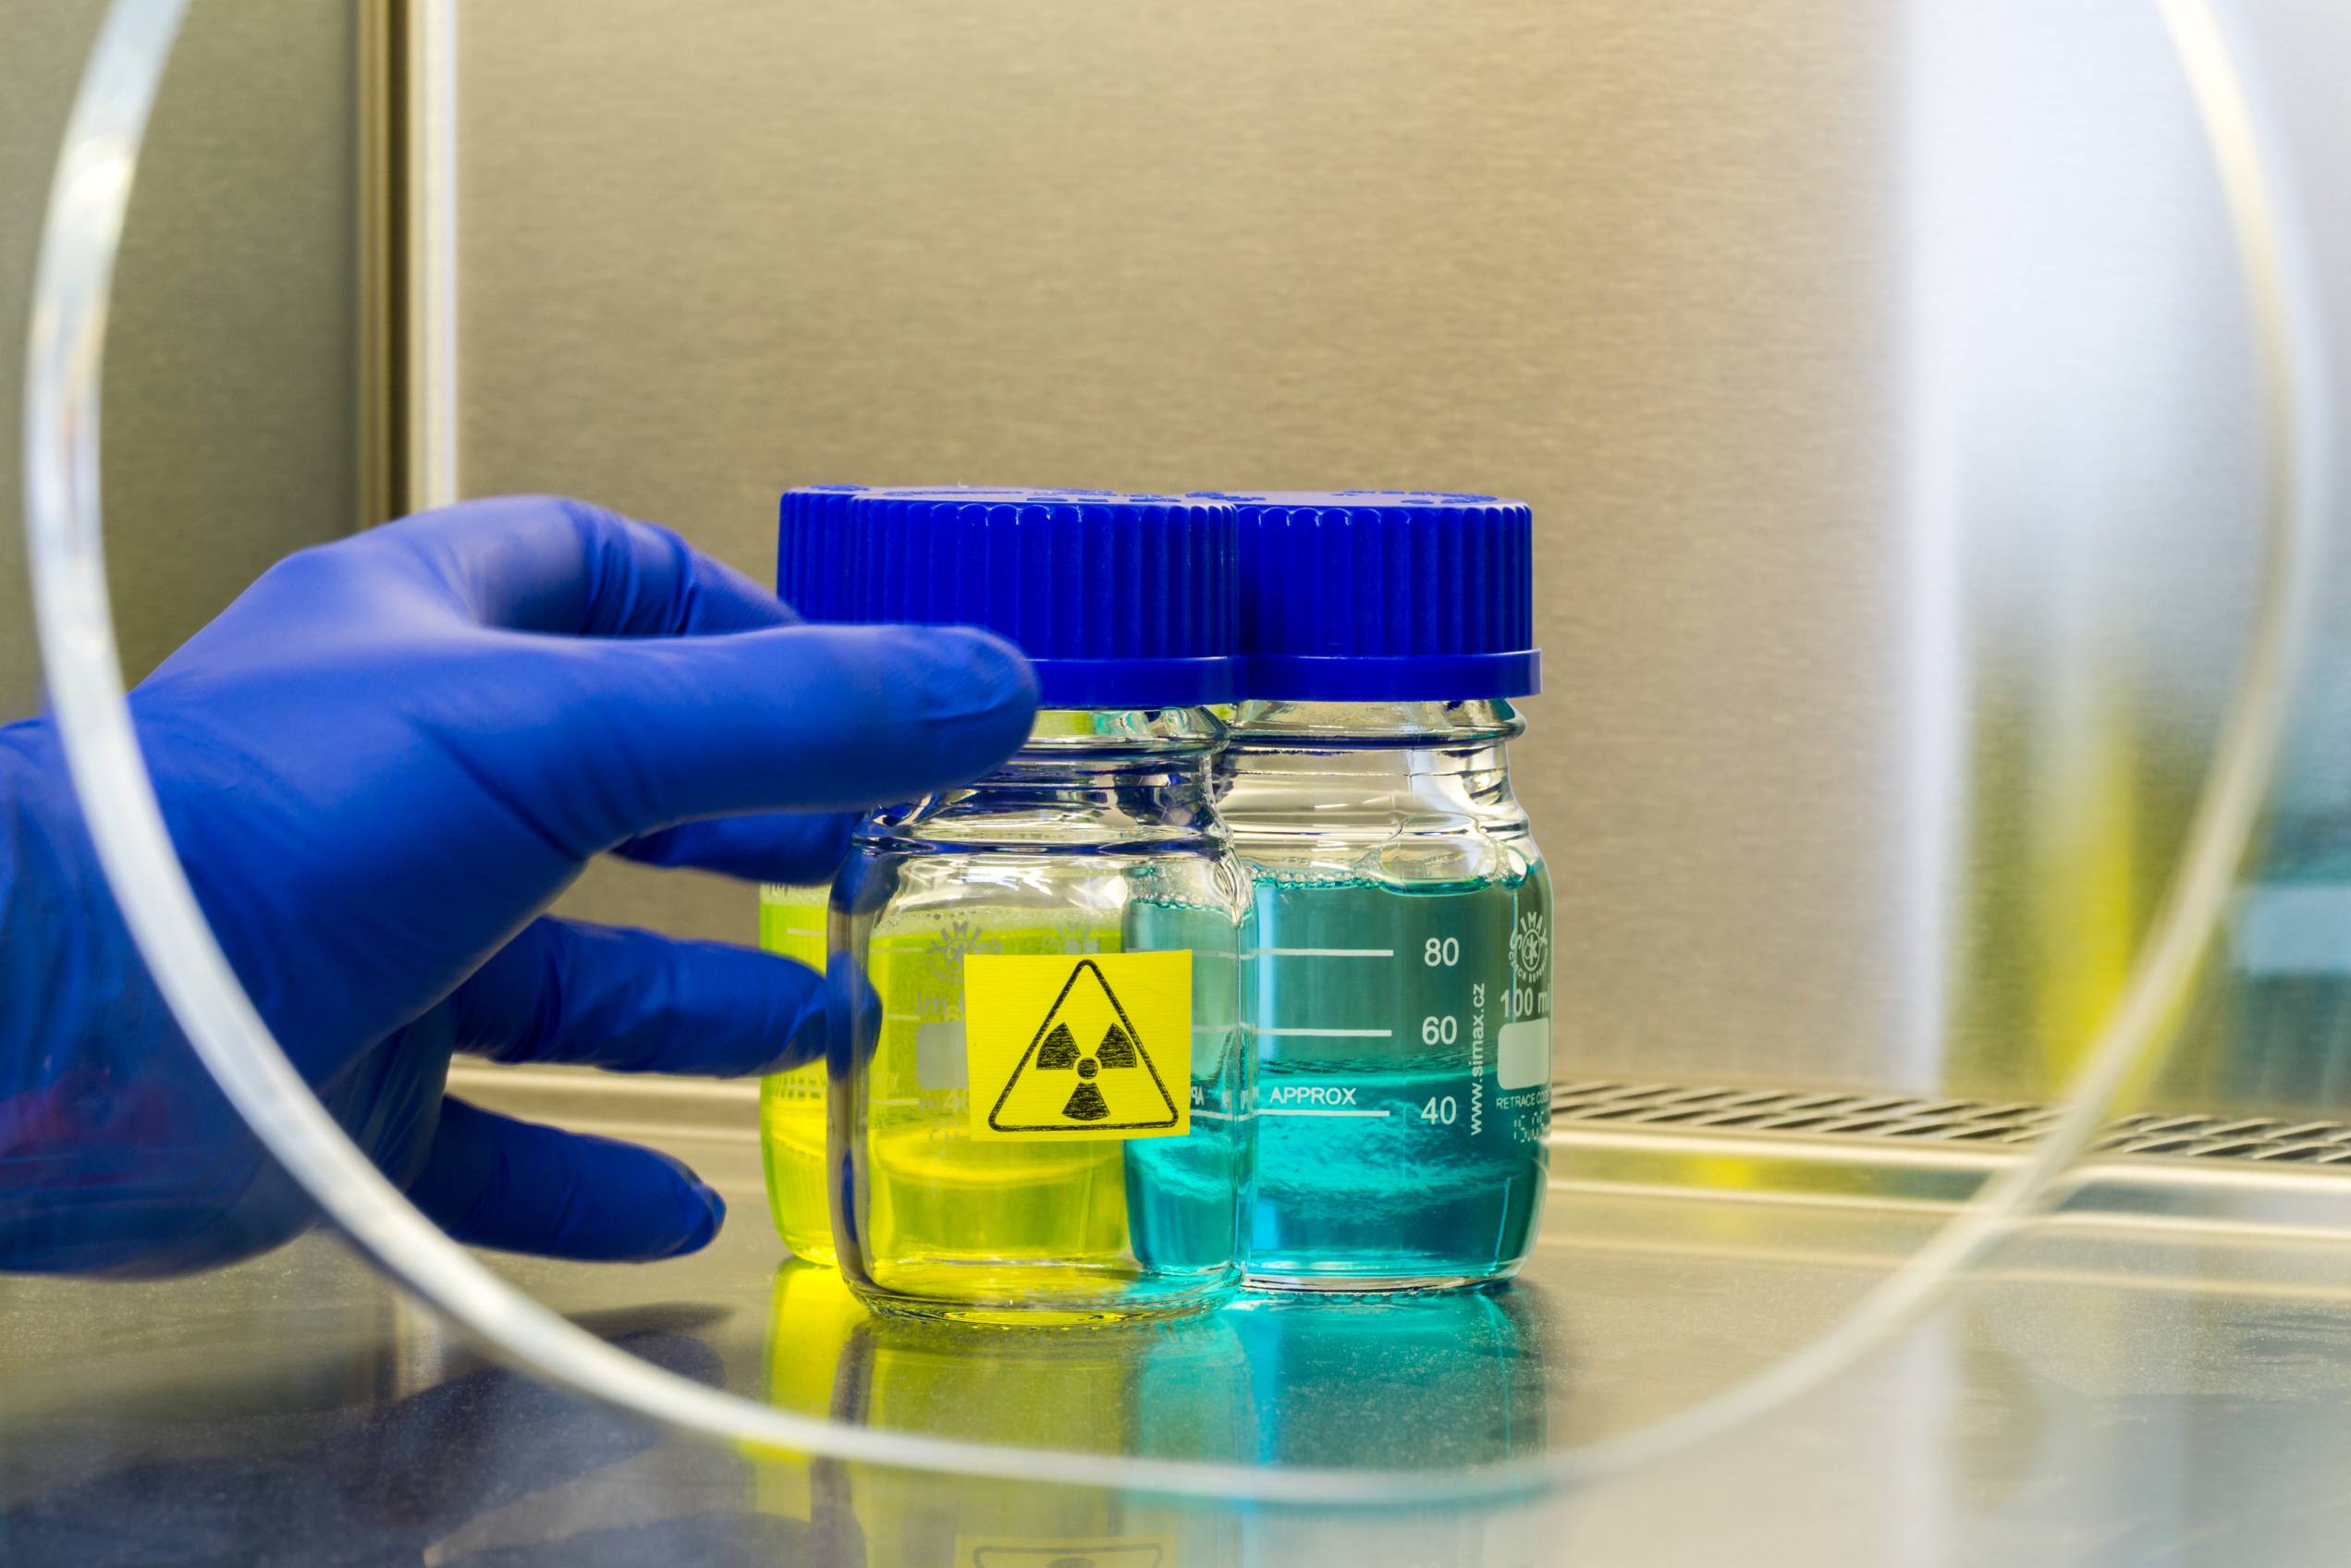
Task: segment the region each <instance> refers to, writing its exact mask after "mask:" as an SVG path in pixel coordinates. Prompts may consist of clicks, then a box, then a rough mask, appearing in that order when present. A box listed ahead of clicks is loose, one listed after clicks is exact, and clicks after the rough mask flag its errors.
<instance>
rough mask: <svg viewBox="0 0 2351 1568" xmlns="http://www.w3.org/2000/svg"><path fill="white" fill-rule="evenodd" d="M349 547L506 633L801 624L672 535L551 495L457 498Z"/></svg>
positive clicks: (663, 633) (693, 632)
mask: <svg viewBox="0 0 2351 1568" xmlns="http://www.w3.org/2000/svg"><path fill="white" fill-rule="evenodd" d="M355 543H356V544H357V545H358V546H359V547H361V548H362V549H365V550H368V551H372V552H384V553H397V554H401V555H405V556H407V557H410V559H411V560H412V561H413V563H414V564H415V565H416V566H417V567H418V568H419V569H420V570H422V571H423V572H425V573H426V574H428V575H429V576H430V577H431V579H432V580H433V581H434V582H435V584H436V586H438V587H439V588H440V589H441V590H443V591H444V592H446V593H447V594H449V595H451V596H452V597H454V598H455V599H456V600H457V601H458V602H459V605H461V606H463V608H464V609H465V611H466V613H467V614H468V615H469V616H470V617H471V619H474V620H476V621H478V622H480V623H481V624H482V625H484V626H494V627H500V628H504V629H506V630H508V631H540V632H552V633H558V634H571V635H578V636H595V637H693V636H706V635H711V634H715V633H722V632H729V631H759V630H762V629H765V628H768V627H776V626H790V625H794V624H796V623H797V622H798V621H799V619H800V618H799V617H798V616H797V615H795V614H794V613H793V612H792V610H791V608H790V606H788V605H786V604H785V603H784V602H783V601H782V600H781V599H778V598H777V597H776V595H775V594H771V593H769V592H768V591H767V590H766V589H765V588H763V587H761V586H760V585H759V584H758V583H756V582H753V581H752V580H751V579H750V578H748V577H746V576H744V575H743V574H742V573H741V572H740V571H737V570H735V569H734V568H732V567H730V566H729V565H727V564H726V563H725V562H723V561H719V560H716V559H715V558H713V557H709V556H706V555H704V554H703V553H702V552H701V551H699V550H697V549H695V548H694V547H693V546H692V545H689V544H687V543H686V541H685V540H684V539H682V538H680V536H679V535H678V534H676V533H672V532H671V531H670V530H668V529H666V528H660V527H656V526H655V525H654V524H652V523H647V522H639V521H635V520H634V519H631V518H625V517H622V516H621V515H620V514H618V512H612V511H607V510H606V509H605V508H602V507H597V506H592V505H590V504H588V503H587V502H585V501H575V500H570V499H568V498H566V497H564V496H500V497H498V498H496V499H494V500H484V501H466V502H462V503H460V504H459V505H457V506H454V507H444V508H441V509H440V510H438V511H430V512H419V513H418V514H417V515H415V516H414V517H410V518H403V519H401V520H400V521H398V522H392V523H386V524H385V525H384V526H383V527H381V528H378V529H375V530H373V532H371V533H365V534H362V535H361V536H360V538H359V540H358V541H356V542H355Z"/></svg>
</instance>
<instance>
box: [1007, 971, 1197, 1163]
mask: <svg viewBox="0 0 2351 1568" xmlns="http://www.w3.org/2000/svg"><path fill="white" fill-rule="evenodd" d="M1089 969H1091V970H1093V971H1094V983H1095V984H1096V985H1097V986H1101V987H1102V994H1103V995H1104V996H1106V997H1108V998H1110V1011H1112V1012H1115V1013H1117V1014H1118V1015H1119V1025H1120V1027H1121V1028H1123V1029H1124V1030H1125V1031H1126V1032H1127V1038H1128V1039H1130V1040H1133V1042H1134V1054H1135V1055H1137V1056H1139V1057H1141V1058H1142V1059H1143V1067H1144V1071H1145V1072H1148V1073H1150V1074H1151V1086H1152V1087H1153V1088H1155V1089H1157V1090H1158V1091H1159V1103H1160V1104H1161V1105H1163V1106H1166V1107H1167V1108H1168V1117H1167V1120H1166V1121H1057V1122H1052V1123H1049V1124H1037V1123H1032V1122H1026V1121H1016V1122H1014V1123H1012V1124H1011V1125H1010V1126H1007V1125H1005V1124H1004V1123H1003V1122H1001V1121H998V1120H997V1118H998V1117H999V1116H1001V1115H1003V1114H1004V1102H1005V1101H1006V1100H1009V1099H1010V1098H1011V1097H1012V1085H1013V1084H1017V1083H1019V1082H1020V1081H1021V1074H1022V1073H1023V1072H1027V1071H1028V1070H1029V1063H1030V1061H1031V1060H1034V1059H1035V1056H1036V1047H1039V1046H1040V1045H1043V1044H1044V1043H1045V1033H1046V1030H1047V1028H1049V1027H1050V1026H1051V1024H1052V1023H1053V1019H1054V1016H1055V1014H1057V1013H1059V1011H1061V1004H1062V1003H1063V1002H1064V1001H1066V1000H1068V999H1069V996H1070V988H1071V986H1075V985H1076V984H1077V983H1078V976H1079V975H1081V974H1084V973H1085V972H1086V971H1087V970H1089ZM1182 1120H1183V1118H1182V1114H1181V1113H1179V1112H1178V1111H1177V1109H1176V1103H1175V1100H1174V1099H1173V1098H1172V1097H1171V1096H1169V1094H1168V1085H1167V1084H1165V1083H1164V1082H1162V1081H1161V1079H1160V1077H1159V1064H1158V1063H1157V1062H1156V1061H1154V1060H1151V1049H1150V1047H1148V1046H1145V1044H1144V1043H1143V1035H1142V1033H1141V1032H1140V1031H1138V1030H1137V1029H1136V1028H1135V1026H1134V1021H1133V1020H1132V1019H1130V1018H1129V1017H1127V1010H1126V1004H1125V1003H1124V1002H1122V1001H1120V1000H1119V993H1118V992H1117V991H1116V990H1115V989H1113V988H1112V987H1111V985H1110V977H1109V976H1108V975H1107V974H1103V973H1102V966H1101V965H1100V964H1097V963H1096V962H1094V961H1093V960H1092V959H1090V958H1082V959H1080V960H1078V962H1076V963H1075V964H1074V965H1072V966H1071V970H1070V977H1069V978H1068V979H1067V980H1064V981H1062V982H1061V989H1060V990H1059V991H1058V992H1057V993H1055V995H1054V998H1053V1005H1052V1006H1051V1007H1048V1008H1047V1009H1046V1010H1045V1016H1044V1017H1043V1018H1041V1019H1039V1020H1038V1021H1037V1025H1036V1033H1035V1034H1034V1035H1030V1036H1029V1048H1028V1049H1026V1050H1024V1051H1022V1053H1021V1060H1019V1061H1017V1062H1015V1063H1013V1064H1012V1072H1011V1074H1010V1076H1009V1077H1007V1078H1006V1079H1005V1080H1004V1090H1003V1092H1002V1093H1001V1094H999V1095H998V1096H996V1104H995V1105H993V1106H991V1107H989V1108H988V1113H987V1124H988V1126H989V1128H991V1129H992V1130H993V1131H995V1132H998V1133H1141V1132H1148V1131H1150V1130H1151V1129H1153V1128H1157V1127H1173V1126H1175V1125H1176V1124H1177V1123H1178V1122H1180V1121H1182Z"/></svg>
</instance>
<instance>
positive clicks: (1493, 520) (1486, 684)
mask: <svg viewBox="0 0 2351 1568" xmlns="http://www.w3.org/2000/svg"><path fill="white" fill-rule="evenodd" d="M1227 498H1229V499H1231V500H1233V501H1234V502H1235V504H1236V508H1237V510H1238V514H1239V519H1240V525H1241V551H1242V646H1243V653H1244V655H1245V661H1246V662H1245V665H1244V673H1243V683H1244V691H1245V693H1246V700H1245V701H1244V702H1243V704H1241V706H1240V708H1239V710H1238V712H1237V714H1236V717H1235V722H1234V725H1233V732H1232V736H1231V741H1230V743H1229V745H1228V749H1227V751H1226V752H1225V753H1224V755H1223V757H1222V758H1221V759H1220V762H1219V773H1220V782H1221V786H1222V788H1221V792H1220V795H1219V800H1218V806H1219V810H1220V811H1221V813H1222V815H1224V817H1225V820H1226V822H1227V824H1228V826H1229V827H1230V828H1231V832H1232V835H1233V842H1234V846H1235V848H1236V849H1237V850H1238V851H1240V853H1241V856H1242V858H1243V861H1244V862H1245V863H1246V864H1247V865H1248V867H1249V870H1250V875H1251V878H1252V884H1253V894H1254V904H1255V909H1254V914H1255V923H1254V932H1253V936H1252V940H1251V945H1250V950H1249V955H1248V957H1249V962H1248V966H1247V974H1246V976H1245V979H1244V985H1245V986H1246V987H1247V990H1248V996H1249V1009H1250V1012H1251V1017H1252V1022H1253V1024H1254V1026H1255V1035H1256V1045H1257V1052H1258V1076H1257V1087H1256V1102H1255V1122H1256V1132H1257V1148H1256V1160H1257V1170H1256V1190H1255V1199H1254V1203H1253V1206H1252V1208H1251V1217H1250V1222H1249V1225H1248V1235H1247V1239H1246V1243H1245V1256H1246V1268H1247V1274H1248V1279H1249V1282H1250V1283H1251V1284H1252V1285H1253V1286H1260V1287H1264V1288H1269V1289H1289V1290H1313V1291H1333V1292H1374V1291H1395V1290H1441V1289H1449V1288H1454V1287H1460V1286H1467V1285H1475V1284H1480V1283H1484V1282H1487V1281H1489V1280H1500V1279H1506V1278H1508V1277H1509V1276H1510V1275H1511V1274H1512V1273H1513V1272H1515V1271H1516V1270H1517V1268H1518V1267H1519V1265H1520V1263H1521V1262H1522V1261H1523V1260H1524V1257H1525V1256H1526V1253H1527V1250H1528V1248H1529V1247H1530V1246H1531V1245H1532V1244H1533V1242H1534V1237H1535V1233H1536V1228H1537V1222H1538V1220H1539V1219H1540V1216H1541V1213H1542V1207H1543V1189H1544V1179H1545V1173H1546V1170H1547V1168H1548V1163H1549V1146H1548V1142H1547V1140H1548V1137H1549V1129H1550V1099H1551V1036H1550V1028H1551V1023H1550V1017H1551V948H1550V929H1551V888H1550V879H1549V875H1548V873H1547V872H1546V871H1545V869H1544V866H1543V859H1542V855H1541V852H1540V851H1538V850H1537V848H1536V846H1535V839H1534V837H1533V834H1532V833H1531V831H1530V830H1529V827H1528V824H1527V819H1526V813H1525V812H1524V809H1523V808H1522V807H1521V806H1520V805H1519V803H1518V802H1517V800H1516V798H1515V797H1514V796H1513V795H1512V791H1511V780H1510V765H1509V754H1508V748H1509V742H1510V741H1511V740H1512V738H1514V737H1515V736H1517V735H1518V734H1519V733H1521V732H1522V730H1523V729H1524V722H1523V721H1522V720H1521V719H1520V718H1519V717H1518V715H1517V713H1516V712H1515V710H1514V709H1513V708H1512V705H1511V701H1512V699H1513V698H1517V697H1523V696H1526V695H1529V694H1531V693H1532V692H1535V691H1536V690H1537V686H1538V674H1539V656H1538V654H1537V650H1536V648H1535V646H1534V635H1533V594H1532V578H1531V563H1532V555H1533V522H1532V517H1531V514H1530V513H1529V511H1528V508H1526V507H1525V506H1524V504H1522V503H1520V502H1515V501H1506V500H1500V499H1498V498H1496V497H1493V496H1457V495H1446V494H1436V493H1396V492H1353V491H1351V492H1341V493H1336V494H1324V493H1311V494H1303V493H1302V494H1276V495H1264V496H1230V497H1227Z"/></svg>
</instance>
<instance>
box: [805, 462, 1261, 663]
mask: <svg viewBox="0 0 2351 1568" xmlns="http://www.w3.org/2000/svg"><path fill="white" fill-rule="evenodd" d="M1238 556H1239V541H1238V537H1237V533H1236V524H1235V517H1234V510H1233V508H1232V506H1231V503H1229V502H1226V501H1223V500H1220V499H1218V498H1215V497H1206V496H1149V495H1122V494H1117V493H1112V492H1102V491H1076V490H991V489H986V488H980V487H961V488H958V487H949V488H939V489H930V490H922V489H905V488H900V489H868V490H859V491H856V492H854V493H852V494H848V495H847V496H845V498H842V497H841V496H840V493H839V492H838V491H833V490H829V489H827V490H826V491H825V492H824V493H823V494H821V495H820V494H817V493H815V489H814V487H811V488H810V489H803V490H794V491H788V492H786V493H785V496H784V499H783V505H782V507H781V509H780V518H779V530H778V546H777V592H778V594H780V595H781V596H782V597H783V598H785V599H786V600H788V601H790V602H791V603H792V604H793V605H795V606H797V607H799V608H800V610H801V613H802V614H803V615H805V616H807V617H808V618H809V619H812V620H838V621H853V622H882V621H901V622H913V623H916V624H922V625H932V626H978V627H984V628H986V630H988V631H994V632H997V633H998V634H999V635H1001V636H1004V637H1006V638H1009V639H1010V641H1011V642H1013V643H1016V644H1018V645H1019V647H1020V649H1021V651H1022V653H1024V654H1026V655H1028V656H1029V662H1030V663H1031V664H1033V665H1035V667H1036V676H1037V685H1038V689H1039V693H1040V696H1041V699H1042V701H1043V702H1044V704H1045V705H1046V706H1047V707H1056V708H1156V707H1195V706H1200V705H1202V704H1209V703H1225V702H1231V701H1232V700H1233V698H1234V696H1235V694H1236V692H1237V690H1238V684H1239V682H1238V676H1239V668H1240V660H1239V658H1238V657H1237V655H1236V634H1237V629H1236V619H1237V616H1238V603H1237V593H1238V590H1237V587H1236V576H1235V572H1236V565H1237V561H1238ZM795 594H797V596H795ZM812 606H814V607H812Z"/></svg>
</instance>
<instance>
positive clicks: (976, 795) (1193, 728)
mask: <svg viewBox="0 0 2351 1568" xmlns="http://www.w3.org/2000/svg"><path fill="white" fill-rule="evenodd" d="M1227 735H1228V729H1227V726H1226V724H1225V721H1224V720H1223V719H1222V718H1221V717H1218V715H1217V714H1216V713H1214V712H1212V711H1211V710H1209V709H1207V708H1205V707H1188V708H1124V709H1114V708H1047V709H1043V710H1041V711H1040V712H1039V713H1038V714H1037V716H1036V722H1035V725H1034V726H1033V727H1032V728H1031V729H1030V731H1029V738H1028V741H1027V743H1026V744H1024V745H1023V746H1022V748H1021V749H1020V750H1019V751H1018V752H1015V753H1013V754H1012V755H1011V757H1010V759H1008V760H1007V761H1006V762H1004V763H1003V764H1002V765H1000V766H998V768H997V770H996V771H995V772H994V773H991V774H989V775H988V776H987V777H986V778H981V779H978V780H976V781H974V782H973V783H971V784H968V785H965V786H963V787H962V788H961V789H956V790H942V791H940V792H939V793H937V794H935V795H931V796H928V797H926V798H924V799H923V800H921V801H918V802H914V803H913V804H912V806H910V807H906V808H903V809H902V810H899V811H888V812H882V813H878V814H876V816H875V817H873V818H872V819H871V821H870V824H869V827H870V828H872V829H875V830H878V831H879V832H881V833H882V834H884V835H886V836H889V837H894V838H898V839H910V838H911V839H927V840H934V841H951V842H955V843H961V844H965V845H970V846H973V847H978V846H981V845H984V844H993V845H997V846H998V847H1005V848H1014V847H1021V846H1028V845H1044V844H1059V845H1063V846H1076V845H1093V846H1108V845H1121V844H1123V845H1144V844H1157V843H1163V842H1171V841H1172V842H1192V841H1194V840H1198V841H1203V842H1206V841H1210V840H1213V841H1214V842H1215V843H1217V844H1221V843H1222V841H1223V831H1224V830H1223V827H1222V826H1221V825H1220V824H1219V823H1218V821H1217V816H1216V804H1215V790H1216V779H1215V775H1214V764H1215V759H1216V756H1217V753H1218V752H1220V751H1221V750H1222V749H1223V747H1224V745H1225V741H1226V738H1227Z"/></svg>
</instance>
